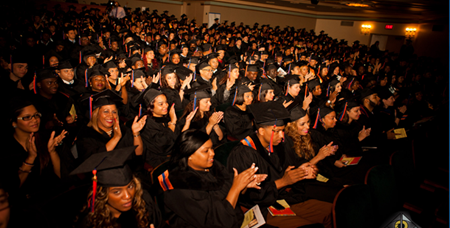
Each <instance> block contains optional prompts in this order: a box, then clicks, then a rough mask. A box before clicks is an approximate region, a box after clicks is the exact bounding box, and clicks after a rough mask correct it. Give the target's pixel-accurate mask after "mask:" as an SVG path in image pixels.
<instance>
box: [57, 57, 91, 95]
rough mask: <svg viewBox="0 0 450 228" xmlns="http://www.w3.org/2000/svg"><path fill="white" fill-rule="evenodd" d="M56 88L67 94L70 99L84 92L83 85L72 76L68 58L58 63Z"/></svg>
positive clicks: (72, 72)
mask: <svg viewBox="0 0 450 228" xmlns="http://www.w3.org/2000/svg"><path fill="white" fill-rule="evenodd" d="M55 71H56V73H57V74H58V76H59V77H58V85H59V87H58V90H59V91H60V92H61V93H64V94H67V95H69V96H70V97H71V98H72V99H74V100H77V99H78V98H79V97H80V95H81V94H83V93H85V92H86V87H85V85H84V84H83V83H82V82H81V81H80V80H78V79H76V78H74V76H75V74H74V70H73V66H72V64H70V61H69V60H65V61H62V62H60V63H59V64H58V68H57V70H55Z"/></svg>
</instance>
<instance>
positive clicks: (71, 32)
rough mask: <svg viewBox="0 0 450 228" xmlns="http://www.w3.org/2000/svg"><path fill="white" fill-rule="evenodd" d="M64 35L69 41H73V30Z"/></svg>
mask: <svg viewBox="0 0 450 228" xmlns="http://www.w3.org/2000/svg"><path fill="white" fill-rule="evenodd" d="M66 35H67V37H68V38H69V39H71V40H74V39H75V36H76V33H75V30H70V31H69V32H68V33H67V34H66Z"/></svg>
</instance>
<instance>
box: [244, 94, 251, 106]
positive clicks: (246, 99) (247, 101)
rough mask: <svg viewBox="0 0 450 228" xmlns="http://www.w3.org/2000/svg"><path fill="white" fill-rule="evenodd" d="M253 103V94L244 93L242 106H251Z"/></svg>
mask: <svg viewBox="0 0 450 228" xmlns="http://www.w3.org/2000/svg"><path fill="white" fill-rule="evenodd" d="M252 102H253V92H246V93H244V104H245V105H251V104H252Z"/></svg>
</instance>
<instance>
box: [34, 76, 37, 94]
mask: <svg viewBox="0 0 450 228" xmlns="http://www.w3.org/2000/svg"><path fill="white" fill-rule="evenodd" d="M33 91H34V94H37V92H36V71H35V72H34V77H33Z"/></svg>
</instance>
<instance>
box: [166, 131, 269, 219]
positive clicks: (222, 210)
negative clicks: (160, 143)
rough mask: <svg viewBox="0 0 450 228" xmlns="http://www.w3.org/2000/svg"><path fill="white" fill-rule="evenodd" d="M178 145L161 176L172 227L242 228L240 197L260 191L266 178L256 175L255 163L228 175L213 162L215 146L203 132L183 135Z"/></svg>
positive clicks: (262, 175)
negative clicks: (248, 191) (249, 192)
mask: <svg viewBox="0 0 450 228" xmlns="http://www.w3.org/2000/svg"><path fill="white" fill-rule="evenodd" d="M176 145H177V147H176V148H175V149H174V151H173V153H172V157H171V159H170V162H169V168H168V170H166V171H165V172H164V173H163V174H161V175H160V176H159V177H158V179H159V180H160V182H159V183H160V185H161V188H162V189H163V190H164V204H165V206H166V208H167V213H168V215H169V224H170V227H205V228H207V227H240V226H241V224H242V222H243V214H242V211H241V208H240V207H239V206H238V204H237V202H238V198H239V196H240V195H241V193H242V192H245V190H247V189H249V188H256V189H260V187H259V184H260V183H261V181H263V180H264V179H265V178H266V177H267V175H264V174H258V175H255V173H256V171H257V170H258V167H256V166H255V164H252V165H251V166H249V167H247V169H246V170H245V171H243V172H241V173H239V174H238V172H237V170H236V169H234V172H233V174H234V175H233V174H232V173H229V172H228V171H227V170H226V168H225V167H224V166H223V165H222V164H220V163H218V162H215V161H214V150H213V149H212V147H213V144H212V142H211V139H210V138H209V136H208V135H207V134H206V133H204V132H202V131H198V130H188V131H185V132H183V133H181V135H180V136H179V137H178V139H177V141H176ZM180 203H181V204H180Z"/></svg>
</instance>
